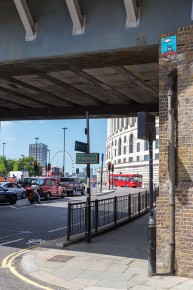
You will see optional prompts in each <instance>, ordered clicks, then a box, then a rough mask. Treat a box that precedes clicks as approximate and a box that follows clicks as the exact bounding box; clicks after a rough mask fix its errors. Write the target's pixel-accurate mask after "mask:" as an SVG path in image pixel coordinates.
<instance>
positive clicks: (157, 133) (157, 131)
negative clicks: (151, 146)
mask: <svg viewBox="0 0 193 290" xmlns="http://www.w3.org/2000/svg"><path fill="white" fill-rule="evenodd" d="M156 135H159V127H156Z"/></svg>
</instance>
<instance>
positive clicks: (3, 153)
mask: <svg viewBox="0 0 193 290" xmlns="http://www.w3.org/2000/svg"><path fill="white" fill-rule="evenodd" d="M2 144H3V157H4V150H5V144H6V143H5V142H4V143H2Z"/></svg>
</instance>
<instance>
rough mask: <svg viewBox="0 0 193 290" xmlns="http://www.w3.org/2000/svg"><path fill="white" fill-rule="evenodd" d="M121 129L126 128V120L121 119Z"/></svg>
mask: <svg viewBox="0 0 193 290" xmlns="http://www.w3.org/2000/svg"><path fill="white" fill-rule="evenodd" d="M121 128H124V118H121Z"/></svg>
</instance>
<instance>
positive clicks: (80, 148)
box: [75, 141, 88, 152]
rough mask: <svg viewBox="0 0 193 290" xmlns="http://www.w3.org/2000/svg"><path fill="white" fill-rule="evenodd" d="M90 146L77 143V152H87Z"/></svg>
mask: <svg viewBox="0 0 193 290" xmlns="http://www.w3.org/2000/svg"><path fill="white" fill-rule="evenodd" d="M87 148H88V145H87V143H83V142H79V141H75V151H80V152H87Z"/></svg>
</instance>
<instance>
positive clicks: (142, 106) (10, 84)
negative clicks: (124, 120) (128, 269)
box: [0, 45, 159, 120]
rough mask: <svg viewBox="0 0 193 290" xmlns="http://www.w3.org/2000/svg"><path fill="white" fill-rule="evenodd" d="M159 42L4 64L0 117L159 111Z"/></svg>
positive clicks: (0, 72)
mask: <svg viewBox="0 0 193 290" xmlns="http://www.w3.org/2000/svg"><path fill="white" fill-rule="evenodd" d="M158 49H159V48H158V46H157V45H154V46H148V47H147V46H146V47H140V48H136V49H135V48H132V49H124V50H113V51H104V52H100V53H97V52H96V53H94V52H93V53H88V54H84V55H83V54H77V55H73V56H70V55H69V56H66V55H65V56H58V57H52V58H41V59H40V58H39V59H38V58H36V59H27V60H22V61H15V62H14V61H13V62H7V63H5V62H3V63H0V119H1V120H31V119H72V118H73V119H78V118H85V116H86V112H87V111H88V112H89V115H90V117H91V118H108V117H117V116H122V117H124V116H128V115H130V116H134V115H136V112H140V111H148V112H151V113H153V114H157V113H158V111H159V88H158V80H159V73H158V68H159V66H158Z"/></svg>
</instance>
